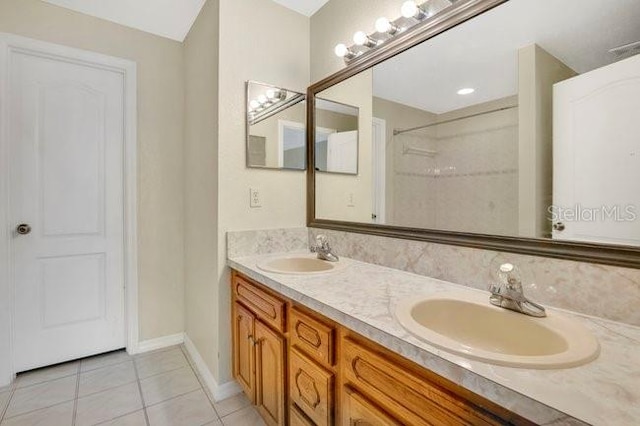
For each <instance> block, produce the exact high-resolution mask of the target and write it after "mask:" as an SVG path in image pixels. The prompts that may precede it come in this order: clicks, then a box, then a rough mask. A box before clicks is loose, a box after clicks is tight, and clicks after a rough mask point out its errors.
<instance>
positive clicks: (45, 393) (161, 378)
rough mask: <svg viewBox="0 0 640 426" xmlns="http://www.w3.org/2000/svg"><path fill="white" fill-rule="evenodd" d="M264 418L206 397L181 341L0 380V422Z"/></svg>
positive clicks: (30, 425)
mask: <svg viewBox="0 0 640 426" xmlns="http://www.w3.org/2000/svg"><path fill="white" fill-rule="evenodd" d="M89 425H111V426H253V425H264V423H263V422H262V420H261V418H260V416H259V415H258V413H257V411H256V410H255V409H254V407H252V406H251V404H250V403H249V400H247V398H245V397H244V396H243V395H238V396H234V397H231V398H229V399H226V400H224V401H221V402H217V403H216V402H213V399H212V398H211V397H210V395H208V393H207V392H206V391H205V389H204V388H203V386H202V380H200V378H199V377H198V375H197V374H196V373H195V369H194V368H193V363H192V362H191V360H190V358H189V356H188V355H187V353H186V350H185V349H184V347H183V346H174V347H171V348H167V349H161V350H159V351H156V352H150V353H146V354H142V355H136V356H129V355H128V354H127V353H126V352H124V351H118V352H111V353H109V354H105V355H98V356H95V357H91V358H85V359H82V360H78V361H73V362H68V363H66V364H61V365H57V366H53V367H48V368H44V369H40V370H36V371H32V372H28V373H24V374H20V375H18V377H17V378H16V380H15V382H14V383H13V384H12V386H11V387H9V388H4V389H3V388H0V426H89Z"/></svg>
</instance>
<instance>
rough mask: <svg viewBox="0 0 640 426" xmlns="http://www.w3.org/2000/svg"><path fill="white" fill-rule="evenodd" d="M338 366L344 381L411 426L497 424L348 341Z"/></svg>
mask: <svg viewBox="0 0 640 426" xmlns="http://www.w3.org/2000/svg"><path fill="white" fill-rule="evenodd" d="M341 363H342V365H341V367H342V371H343V374H344V378H345V379H346V380H347V381H348V382H349V383H352V384H353V385H354V386H356V387H358V389H360V390H362V391H363V392H364V393H365V394H367V395H369V396H370V397H371V398H372V399H374V400H375V401H377V402H378V403H379V404H380V405H381V406H382V407H384V408H385V409H386V410H388V411H390V412H392V413H394V415H396V416H397V417H398V418H399V419H401V420H403V422H407V423H410V424H412V425H422V424H424V425H427V424H429V425H442V426H448V425H452V424H455V425H469V426H472V425H473V426H479V425H486V426H489V425H499V424H502V423H501V422H500V421H499V420H498V419H496V418H495V417H494V416H493V415H490V414H488V413H485V412H484V411H482V410H480V409H479V407H476V406H474V405H472V404H471V403H469V402H468V401H466V400H464V398H462V397H460V396H458V395H456V394H454V393H452V392H451V391H447V390H445V389H443V388H441V387H440V386H438V385H436V384H434V383H432V382H430V381H427V380H425V379H423V378H422V377H419V376H418V375H415V374H413V373H412V372H410V371H408V370H406V369H404V368H402V366H401V365H397V364H395V363H394V362H393V361H392V360H391V359H388V358H386V357H384V356H382V355H381V354H379V353H376V352H374V351H371V350H369V349H367V348H366V347H364V346H362V345H360V344H358V343H356V342H355V341H353V340H351V339H349V338H347V339H345V340H344V341H343V346H342V360H341Z"/></svg>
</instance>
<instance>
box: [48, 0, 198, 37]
mask: <svg viewBox="0 0 640 426" xmlns="http://www.w3.org/2000/svg"><path fill="white" fill-rule="evenodd" d="M42 1H44V2H47V3H51V4H54V5H56V6H62V7H65V8H67V9H71V10H75V11H77V12H81V13H84V14H86V15H91V16H95V17H98V18H102V19H105V20H107V21H111V22H115V23H118V24H121V25H125V26H127V27H132V28H136V29H138V30H141V31H145V32H148V33H152V34H156V35H159V36H162V37H167V38H170V39H173V40H177V41H184V39H185V37H186V36H187V34H188V33H189V30H190V29H191V26H192V25H193V23H194V21H195V20H196V17H197V16H198V14H199V13H200V9H202V6H203V5H204V3H205V0H42Z"/></svg>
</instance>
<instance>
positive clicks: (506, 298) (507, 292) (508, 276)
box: [489, 263, 547, 318]
mask: <svg viewBox="0 0 640 426" xmlns="http://www.w3.org/2000/svg"><path fill="white" fill-rule="evenodd" d="M489 291H490V292H491V296H490V297H489V301H490V302H491V304H492V305H495V306H499V307H501V308H505V309H510V310H512V311H515V312H520V313H522V314H525V315H531V316H532V317H538V318H541V317H546V316H547V313H546V312H545V310H544V307H542V306H540V305H538V304H537V303H533V302H532V301H530V300H529V299H527V298H526V297H525V295H524V290H523V289H522V279H521V277H520V274H519V272H518V270H517V269H516V268H515V266H513V265H512V264H511V263H505V264H503V265H500V269H499V271H498V283H497V284H491V285H490V286H489Z"/></svg>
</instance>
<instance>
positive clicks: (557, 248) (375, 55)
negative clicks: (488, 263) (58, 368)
mask: <svg viewBox="0 0 640 426" xmlns="http://www.w3.org/2000/svg"><path fill="white" fill-rule="evenodd" d="M507 1H508V0H459V1H458V2H457V3H455V4H454V5H453V6H452V7H450V8H448V9H446V10H443V11H442V12H441V13H439V14H437V15H435V16H434V17H433V18H431V19H429V20H427V21H425V22H423V23H422V24H418V25H417V26H416V27H414V28H412V29H411V30H409V31H407V32H406V33H404V34H401V35H399V36H396V37H394V38H393V39H391V40H389V41H388V42H386V43H385V44H384V45H382V46H380V47H377V48H375V49H372V50H371V51H370V52H367V53H366V54H364V55H362V56H360V57H357V58H356V59H354V60H353V61H351V63H350V64H349V65H348V66H347V67H346V68H344V69H342V70H340V71H338V72H336V73H335V74H332V75H330V76H329V77H327V78H325V79H323V80H321V81H319V82H317V83H315V84H313V85H312V86H310V87H309V88H308V89H307V101H308V102H307V147H314V146H315V135H314V132H313V129H315V116H314V106H315V96H316V94H317V93H319V92H321V91H323V90H325V89H327V88H329V87H331V86H333V85H335V84H337V83H340V82H342V81H344V80H346V79H348V78H350V77H353V76H354V75H356V74H358V73H360V72H362V71H364V70H366V69H369V68H372V67H373V66H375V65H377V64H379V63H381V62H383V61H385V60H387V59H389V58H391V57H393V56H396V55H398V54H400V53H402V52H404V51H405V50H408V49H410V48H412V47H414V46H416V45H417V44H420V43H422V42H424V41H426V40H428V39H430V38H432V37H435V36H437V35H438V34H441V33H443V32H445V31H447V30H449V29H451V28H453V27H455V26H456V25H459V24H461V23H463V22H465V21H467V20H469V19H472V18H474V17H476V16H478V15H480V14H482V13H484V12H486V11H487V10H489V9H492V8H494V7H496V6H499V5H500V4H502V3H505V2H507ZM314 157H315V151H314V149H310V148H307V226H309V227H313V228H321V229H332V230H336V231H345V232H355V233H360V234H370V235H378V236H383V237H390V238H400V239H406V240H416V241H424V242H430V243H437V244H447V245H456V246H464V247H472V248H478V249H484V250H495V251H502V252H510V253H520V254H528V255H534V256H543V257H551V258H557V259H567V260H575V261H580V262H591V263H599V264H606V265H615V266H623V267H629V268H637V269H640V247H632V246H620V245H614V244H597V243H582V242H572V241H560V240H551V239H549V240H546V239H541V238H521V237H511V236H497V235H487V234H474V233H468V232H454V231H441V230H433V229H420V228H407V227H400V226H390V225H376V224H366V223H357V222H343V221H336V220H327V219H318V218H316V217H315V211H316V191H315V189H316V188H315V185H316V181H315V176H316V172H315V168H314V167H313V165H314V164H315V158H314Z"/></svg>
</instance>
